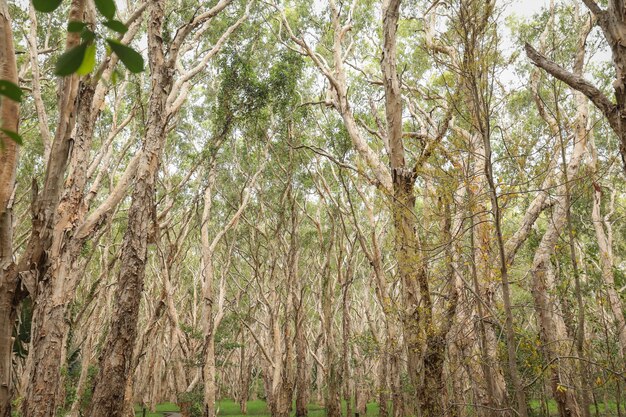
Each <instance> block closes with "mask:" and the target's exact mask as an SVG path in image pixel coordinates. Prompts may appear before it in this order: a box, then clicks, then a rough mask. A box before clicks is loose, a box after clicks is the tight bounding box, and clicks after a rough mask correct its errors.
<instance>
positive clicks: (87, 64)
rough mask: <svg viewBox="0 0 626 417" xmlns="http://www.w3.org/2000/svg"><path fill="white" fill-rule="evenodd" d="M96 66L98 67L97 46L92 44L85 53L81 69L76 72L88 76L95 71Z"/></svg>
mask: <svg viewBox="0 0 626 417" xmlns="http://www.w3.org/2000/svg"><path fill="white" fill-rule="evenodd" d="M95 66H96V45H94V44H91V45H89V46H88V47H87V50H86V51H85V56H84V57H83V62H82V63H81V64H80V67H79V68H78V69H77V70H76V74H78V75H87V74H89V73H90V72H91V71H92V70H93V68H94V67H95Z"/></svg>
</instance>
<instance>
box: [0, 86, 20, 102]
mask: <svg viewBox="0 0 626 417" xmlns="http://www.w3.org/2000/svg"><path fill="white" fill-rule="evenodd" d="M22 94H24V92H23V91H22V89H21V88H20V87H18V86H17V85H15V84H13V83H12V82H11V81H7V80H0V96H6V97H8V98H10V99H11V100H13V101H17V102H18V103H21V102H22Z"/></svg>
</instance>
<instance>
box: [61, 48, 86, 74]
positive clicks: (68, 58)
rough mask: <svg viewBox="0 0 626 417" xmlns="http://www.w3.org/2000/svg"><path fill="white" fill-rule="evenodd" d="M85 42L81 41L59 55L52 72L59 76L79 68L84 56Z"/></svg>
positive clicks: (71, 72)
mask: <svg viewBox="0 0 626 417" xmlns="http://www.w3.org/2000/svg"><path fill="white" fill-rule="evenodd" d="M85 51H87V44H86V43H81V44H80V45H78V46H75V47H74V48H72V49H70V50H69V51H67V52H65V53H64V54H63V55H61V56H60V57H59V59H58V60H57V63H56V65H55V67H54V73H55V74H56V75H60V76H66V75H70V74H73V73H75V72H76V71H77V70H78V68H80V66H81V64H82V63H83V59H84V58H85Z"/></svg>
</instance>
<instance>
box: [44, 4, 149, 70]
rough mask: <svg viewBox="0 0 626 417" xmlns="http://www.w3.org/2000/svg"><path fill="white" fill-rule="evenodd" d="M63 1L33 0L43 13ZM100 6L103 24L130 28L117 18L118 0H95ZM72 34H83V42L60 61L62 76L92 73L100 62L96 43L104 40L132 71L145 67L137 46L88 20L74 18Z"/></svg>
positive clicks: (69, 28) (70, 27)
mask: <svg viewBox="0 0 626 417" xmlns="http://www.w3.org/2000/svg"><path fill="white" fill-rule="evenodd" d="M61 3H62V0H58V1H57V0H55V1H46V0H33V5H34V6H35V9H36V10H38V11H41V12H46V13H50V12H53V11H54V10H56V9H57V8H58V7H59V6H60V4H61ZM95 5H96V9H97V10H98V12H99V13H100V14H101V15H102V16H104V17H105V20H104V21H103V22H102V25H103V26H105V27H107V28H109V29H111V30H113V31H114V32H117V33H121V34H124V33H126V32H127V31H128V28H127V27H126V25H125V24H124V23H122V22H120V21H119V20H116V19H115V12H116V6H115V1H114V0H95ZM67 31H68V33H80V34H81V40H82V42H81V43H80V44H79V45H78V46H75V47H73V48H71V49H69V50H67V51H65V52H64V53H63V54H62V55H61V56H60V57H59V58H58V60H57V62H56V65H55V70H54V73H55V74H56V75H58V76H68V75H71V74H78V75H87V74H90V73H91V72H92V71H93V69H94V68H95V65H96V44H95V42H96V41H98V40H100V39H103V40H104V41H105V43H106V45H107V46H108V48H109V50H111V51H112V52H113V53H115V54H116V55H117V56H118V57H119V59H120V61H122V63H123V64H124V66H126V68H128V70H129V71H130V72H132V73H139V72H142V71H143V70H144V62H143V57H142V56H141V54H139V53H138V52H137V51H135V50H134V49H132V48H130V47H128V46H126V45H123V44H122V43H120V42H119V41H118V40H115V39H111V38H106V37H104V36H102V35H99V34H98V33H97V32H94V31H93V30H91V29H90V27H89V25H87V24H86V23H84V22H79V21H71V22H69V23H68V25H67Z"/></svg>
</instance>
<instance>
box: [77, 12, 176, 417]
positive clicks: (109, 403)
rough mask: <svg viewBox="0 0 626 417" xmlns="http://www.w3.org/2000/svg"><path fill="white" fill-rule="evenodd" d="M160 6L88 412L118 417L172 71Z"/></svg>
mask: <svg viewBox="0 0 626 417" xmlns="http://www.w3.org/2000/svg"><path fill="white" fill-rule="evenodd" d="M163 7H164V5H163V4H162V3H161V2H158V1H152V2H151V3H150V21H149V24H148V57H149V62H150V71H151V80H152V87H151V94H150V103H149V112H148V115H149V117H148V120H147V123H146V125H147V130H146V137H145V139H144V143H143V148H142V154H141V157H140V160H139V164H138V166H137V174H136V181H135V188H134V190H133V193H132V201H131V206H130V209H129V212H128V226H127V229H126V232H125V234H124V240H123V243H122V259H121V266H120V272H119V275H118V285H117V288H116V292H115V307H114V311H113V315H112V319H111V329H110V331H109V334H108V335H107V339H106V342H105V344H104V349H103V351H102V354H101V357H100V371H99V374H98V377H97V380H96V386H95V388H94V393H93V400H92V404H91V407H90V413H89V415H90V416H92V417H108V416H113V417H121V416H122V415H123V412H124V404H125V398H124V397H125V388H126V385H127V382H128V378H129V377H130V372H131V370H132V369H131V368H132V356H133V351H134V347H135V342H136V337H137V321H138V317H139V306H140V303H141V293H142V291H143V279H144V275H145V267H146V257H147V245H148V231H149V230H150V229H152V228H153V226H154V225H153V217H154V216H153V210H154V191H155V180H156V174H157V170H158V167H159V161H160V155H161V149H162V147H163V144H164V141H165V137H166V121H167V118H166V117H165V114H166V110H165V103H166V100H167V97H168V94H169V91H170V89H171V87H172V71H171V70H170V68H168V67H167V66H166V65H165V64H164V56H163V45H162V43H163V38H162V34H161V31H162V24H163V16H164V9H163Z"/></svg>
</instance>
